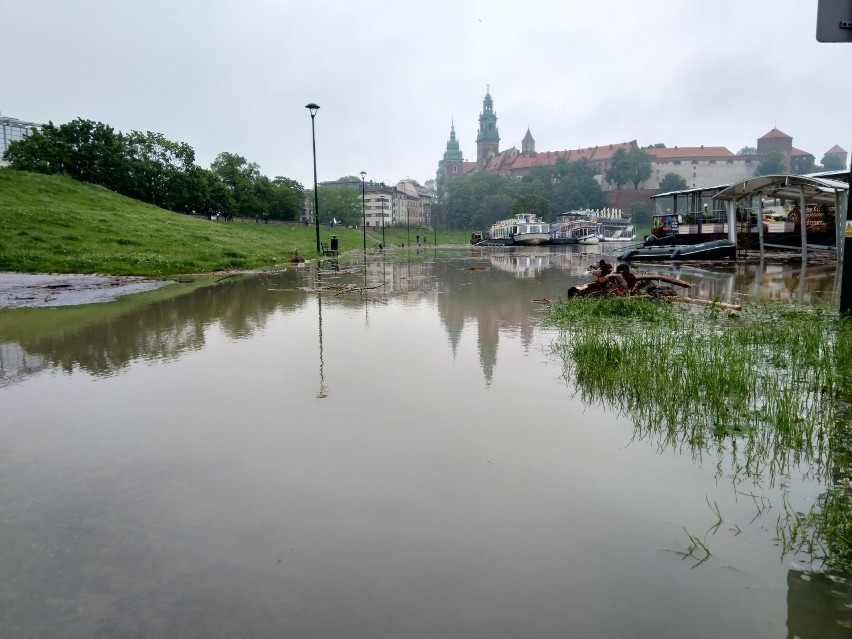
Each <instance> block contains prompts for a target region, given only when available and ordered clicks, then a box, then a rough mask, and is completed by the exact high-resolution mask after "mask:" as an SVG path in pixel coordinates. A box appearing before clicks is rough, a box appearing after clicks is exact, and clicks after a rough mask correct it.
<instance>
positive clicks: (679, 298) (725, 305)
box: [631, 295, 743, 311]
mask: <svg viewBox="0 0 852 639" xmlns="http://www.w3.org/2000/svg"><path fill="white" fill-rule="evenodd" d="M631 297H633V298H634V299H640V300H666V301H669V302H684V303H686V304H698V305H699V306H718V307H719V308H727V309H730V310H732V311H741V310H743V307H742V306H741V305H740V304H731V303H729V302H719V301H716V300H702V299H699V298H697V297H683V296H681V295H663V296H660V297H657V296H656V295H632V296H631Z"/></svg>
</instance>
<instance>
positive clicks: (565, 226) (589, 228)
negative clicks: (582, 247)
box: [550, 211, 601, 244]
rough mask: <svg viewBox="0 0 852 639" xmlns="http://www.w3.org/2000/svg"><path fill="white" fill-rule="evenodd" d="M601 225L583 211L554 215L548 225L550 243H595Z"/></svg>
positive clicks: (599, 234) (598, 239)
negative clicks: (551, 222)
mask: <svg viewBox="0 0 852 639" xmlns="http://www.w3.org/2000/svg"><path fill="white" fill-rule="evenodd" d="M600 237H601V225H600V224H599V223H598V221H597V220H596V219H595V218H594V217H592V216H590V215H589V214H588V213H586V212H585V211H571V212H569V213H563V214H562V215H558V216H556V221H555V222H554V223H553V224H551V225H550V243H551V244H597V243H598V242H599V241H600Z"/></svg>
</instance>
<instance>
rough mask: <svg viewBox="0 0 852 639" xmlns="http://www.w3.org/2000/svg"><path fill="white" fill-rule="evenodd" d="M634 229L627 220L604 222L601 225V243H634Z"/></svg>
mask: <svg viewBox="0 0 852 639" xmlns="http://www.w3.org/2000/svg"><path fill="white" fill-rule="evenodd" d="M635 241H636V227H635V226H634V225H633V224H632V223H631V222H630V221H629V220H605V221H604V222H602V223H601V242H635Z"/></svg>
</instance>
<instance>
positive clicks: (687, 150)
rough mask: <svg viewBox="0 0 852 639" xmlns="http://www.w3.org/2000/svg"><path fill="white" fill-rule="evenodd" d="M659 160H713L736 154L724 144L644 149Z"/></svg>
mask: <svg viewBox="0 0 852 639" xmlns="http://www.w3.org/2000/svg"><path fill="white" fill-rule="evenodd" d="M643 150H644V151H645V153H647V154H648V155H650V156H651V157H652V158H654V159H655V160H657V161H658V162H666V161H671V160H692V159H695V160H712V159H714V158H730V157H734V154H733V153H731V151H730V150H729V149H728V148H726V147H724V146H676V147H672V148H653V149H643Z"/></svg>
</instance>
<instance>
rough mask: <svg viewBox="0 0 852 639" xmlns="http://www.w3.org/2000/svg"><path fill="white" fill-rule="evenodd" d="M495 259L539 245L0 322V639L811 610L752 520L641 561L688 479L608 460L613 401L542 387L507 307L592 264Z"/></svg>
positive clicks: (520, 628)
mask: <svg viewBox="0 0 852 639" xmlns="http://www.w3.org/2000/svg"><path fill="white" fill-rule="evenodd" d="M523 254H524V255H530V256H534V255H538V257H540V258H541V259H538V258H536V259H535V260H532V261H537V262H540V263H541V264H542V268H541V269H538V268H534V274H533V275H532V276H531V277H527V276H524V277H519V276H518V275H519V273H520V272H522V273H523V274H524V275H526V274H528V273H529V270H528V266H529V264H530V263H531V261H528V260H526V259H522V260H515V264H517V268H518V269H519V271H513V270H512V268H508V267H506V265H507V264H508V265H511V264H512V262H513V260H512V259H503V258H505V257H507V256H511V251H506V252H505V253H498V252H496V251H495V252H490V251H481V250H471V249H464V250H458V251H452V252H439V251H435V250H431V251H429V252H428V253H417V252H415V251H412V252H410V253H408V252H406V253H404V254H399V255H398V256H388V257H387V259H385V258H384V257H383V256H382V255H379V254H368V255H367V259H366V261H365V260H364V259H363V257H362V256H360V255H359V256H358V257H357V258H354V259H353V260H352V261H346V260H344V259H341V260H340V261H338V262H337V263H332V262H327V263H325V264H323V265H321V267H320V268H319V269H317V268H316V265H308V266H305V267H301V268H294V269H291V270H288V271H286V272H283V273H277V274H264V275H257V276H246V277H232V278H229V279H227V280H223V281H221V282H220V283H219V285H218V286H215V287H209V288H206V289H203V290H195V291H191V292H189V293H186V294H182V295H176V296H175V297H173V298H171V299H160V300H157V301H150V302H148V301H145V302H141V303H132V301H131V300H126V301H124V302H122V303H120V304H116V305H112V304H110V305H99V306H96V307H91V308H89V307H86V308H82V309H79V308H78V309H52V310H43V309H38V310H35V309H33V310H26V311H24V310H20V311H10V312H0V344H2V346H0V367H2V375H3V379H5V380H6V383H5V385H2V386H0V405H2V406H3V422H2V426H0V502H2V504H3V512H2V515H0V529H2V533H3V545H2V548H0V574H2V575H3V579H2V580H0V619H2V624H3V632H2V633H0V634H4V635H8V636H12V637H15V636H21V637H28V636H42V637H62V638H63V639H69V638H70V639H77V638H82V637H86V638H88V637H115V636H135V637H156V636H164V637H166V636H183V637H205V638H206V637H226V636H235V637H236V636H255V637H266V636H282V635H286V636H288V637H289V636H293V637H300V636H304V637H307V636H314V637H316V636H322V637H353V636H365V637H366V636H369V637H400V636H408V637H427V636H473V637H475V636H488V637H500V636H534V637H554V638H555V637H563V636H565V634H566V628H569V629H570V630H569V631H568V634H572V633H573V634H575V635H577V636H607V637H628V636H629V637H638V638H646V637H647V638H651V637H654V638H655V639H658V638H660V637H672V638H674V637H683V636H690V637H699V638H703V637H708V638H709V637H715V636H720V635H722V636H750V637H778V636H783V632H784V625H785V623H787V621H788V617H789V619H791V620H793V621H795V623H796V624H807V623H808V614H810V613H808V612H807V610H808V609H809V607H808V606H798V607H797V603H796V602H797V601H802V600H804V599H805V598H808V597H811V596H813V597H814V598H817V599H819V598H823V597H825V596H827V595H826V594H825V592H824V591H822V590H820V591H817V590H811V591H809V593H811V594H807V595H805V594H801V591H800V590H799V589H797V590H795V592H794V594H792V595H790V597H787V596H786V582H785V579H786V577H787V573H788V571H789V566H787V565H780V564H779V562H778V558H777V554H776V553H775V552H774V550H773V549H772V548H769V549H768V550H767V549H766V545H767V543H766V539H765V537H766V535H765V534H762V533H760V532H759V530H758V528H759V526H755V527H754V529H752V530H746V531H745V533H746V534H743V535H739V536H735V535H734V534H733V533H730V534H728V535H727V539H726V543H727V547H724V545H723V544H722V543H721V542H717V543H714V547H713V549H714V552H716V551H717V548H719V549H718V552H719V554H720V555H721V554H722V551H723V550H725V551H727V554H726V556H725V561H726V562H728V563H729V564H730V565H731V566H732V568H722V569H719V570H717V571H712V570H703V569H702V571H700V574H698V573H699V571H689V570H687V569H685V564H683V563H682V562H680V561H679V559H677V558H675V557H674V556H673V555H672V553H670V552H668V551H667V550H665V549H667V548H671V547H676V546H677V544H678V542H679V540H680V539H681V537H682V531H681V525H682V523H683V522H684V521H687V522H692V521H698V522H703V521H704V518H706V516H707V514H708V513H707V507H706V506H705V505H704V504H703V503H700V504H698V506H695V504H694V503H693V502H694V501H696V500H695V497H694V496H695V495H696V494H699V495H702V496H703V495H704V494H705V491H707V492H711V491H712V490H713V487H714V486H715V483H714V482H715V481H716V480H717V478H716V476H715V473H714V472H713V469H712V464H710V466H711V468H710V472H709V473H706V472H704V471H705V469H704V468H703V467H702V464H696V465H695V466H693V465H692V464H691V463H688V462H689V460H688V459H687V460H686V461H687V463H683V464H679V462H678V460H672V459H665V460H663V459H658V458H657V457H656V453H655V452H654V451H653V450H651V451H650V453H648V454H646V452H647V451H645V450H642V449H643V448H648V447H641V446H626V443H627V440H628V439H629V436H630V433H631V432H632V427H631V426H630V425H629V424H628V423H627V422H626V420H625V419H624V416H623V415H619V414H617V413H616V412H615V411H612V410H609V409H605V408H601V407H594V406H593V407H589V406H585V405H583V403H582V402H581V401H580V399H579V398H578V397H570V396H567V395H568V394H567V393H566V392H565V388H564V385H563V384H562V383H561V381H560V380H559V372H560V371H559V367H558V366H557V365H556V364H554V363H552V362H550V361H549V359H548V358H547V356H546V355H545V354H544V353H543V352H542V350H541V347H542V346H543V345H544V344H546V343H549V341H550V340H551V339H552V333H551V332H543V331H542V329H541V328H540V326H539V318H540V312H541V307H539V306H538V305H536V304H535V303H533V300H535V299H540V298H554V297H558V296H559V295H561V294H563V293H564V291H565V290H566V289H567V288H568V287H569V286H571V285H574V284H578V283H582V282H584V281H586V279H587V278H588V276H587V275H586V274H585V270H586V267H587V266H588V265H589V264H590V263H592V262H594V261H596V258H597V257H598V255H596V254H587V253H582V254H581V253H579V252H576V253H572V252H570V251H564V252H559V251H552V252H551V251H545V252H543V253H542V254H540V255H539V254H537V253H536V252H535V251H531V250H529V249H525V250H524V251H523ZM492 257H495V258H499V259H496V260H494V261H492ZM495 262H499V263H500V264H501V265H502V266H504V267H506V268H508V270H504V269H503V268H501V267H497V266H496V265H495ZM545 264H547V266H544V265H545ZM474 269H476V270H474ZM684 277H690V278H691V277H695V278H696V281H697V278H698V277H700V276H699V275H698V274H696V275H685V276H684ZM769 281H774V280H772V278H771V277H770V280H769ZM800 281H801V278H800ZM747 284H748V285H751V282H748V283H747ZM743 285H746V284H745V283H744V284H743ZM798 289H799V285H798V284H797V286H796V287H795V290H798ZM733 290H734V293H737V292H738V291H741V289H740V284H738V283H736V282H735V284H734V288H733ZM51 371H56V372H58V373H60V374H55V375H52V374H50V372H51ZM318 397H319V398H318ZM803 492H807V491H803ZM698 501H699V502H700V501H701V499H699V500H698ZM735 507H737V505H736V504H734V505H730V504H725V505H724V512H725V515H726V517H727V516H730V517H733V514H731V512H730V511H729V509H733V508H735ZM687 525H689V526H690V527H691V524H690V523H687ZM744 528H745V527H744ZM719 535H720V536H723V535H726V532H725V527H724V526H723V527H722V529H721V530H720V533H719ZM720 546H721V547H720ZM800 581H804V580H802V579H801V578H800ZM798 585H799V584H797V586H798ZM790 590H791V591H793V588H792V587H791V588H790ZM794 608H795V609H794ZM697 619H701V620H703V622H702V623H696V620H697ZM793 621H790V622H789V623H790V625H791V627H792V624H793ZM797 627H799V626H797ZM803 636H806V635H804V634H803Z"/></svg>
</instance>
